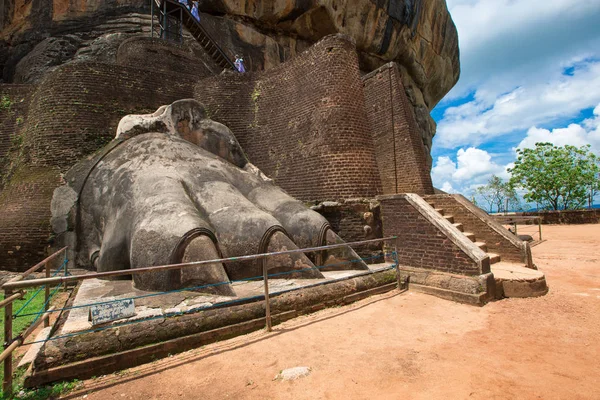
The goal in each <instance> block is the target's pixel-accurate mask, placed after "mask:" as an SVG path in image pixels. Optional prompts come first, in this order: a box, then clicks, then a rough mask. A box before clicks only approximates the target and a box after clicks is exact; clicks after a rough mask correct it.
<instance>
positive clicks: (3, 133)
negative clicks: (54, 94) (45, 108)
mask: <svg viewBox="0 0 600 400" xmlns="http://www.w3.org/2000/svg"><path fill="white" fill-rule="evenodd" d="M33 88H34V87H33V86H31V85H1V86H0V193H1V191H2V184H3V181H4V180H5V179H6V176H4V173H5V170H4V168H5V166H6V165H7V163H8V161H9V160H8V157H9V154H8V153H9V150H10V149H11V148H12V147H16V146H18V145H19V144H20V142H21V140H22V139H21V134H22V131H23V130H22V128H23V126H24V125H25V118H26V116H27V110H28V109H29V98H30V96H31V92H32V89H33Z"/></svg>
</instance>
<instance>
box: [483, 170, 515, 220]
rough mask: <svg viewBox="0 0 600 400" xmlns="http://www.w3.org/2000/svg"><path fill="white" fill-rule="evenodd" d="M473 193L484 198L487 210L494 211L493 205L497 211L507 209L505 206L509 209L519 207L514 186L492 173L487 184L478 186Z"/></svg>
mask: <svg viewBox="0 0 600 400" xmlns="http://www.w3.org/2000/svg"><path fill="white" fill-rule="evenodd" d="M475 194H476V195H477V196H478V197H480V198H482V199H483V200H485V202H486V203H487V204H488V210H489V212H494V207H495V209H496V211H497V212H504V211H507V206H508V208H509V209H516V208H520V202H519V197H518V196H517V192H516V190H515V188H514V187H513V186H512V185H510V183H509V182H504V181H503V180H502V178H500V177H498V176H496V175H492V177H491V178H490V179H489V180H488V182H487V184H485V185H482V186H479V187H478V188H477V189H476V190H475Z"/></svg>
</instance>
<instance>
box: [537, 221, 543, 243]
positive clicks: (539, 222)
mask: <svg viewBox="0 0 600 400" xmlns="http://www.w3.org/2000/svg"><path fill="white" fill-rule="evenodd" d="M538 228H539V231H540V241H542V217H538Z"/></svg>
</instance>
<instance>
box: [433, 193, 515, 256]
mask: <svg viewBox="0 0 600 400" xmlns="http://www.w3.org/2000/svg"><path fill="white" fill-rule="evenodd" d="M425 199H426V200H427V201H433V202H434V203H435V206H436V207H437V208H441V209H443V210H444V212H445V213H447V214H448V215H453V216H454V218H455V219H456V221H460V223H461V224H462V225H463V226H464V229H465V230H466V231H469V232H474V233H475V236H476V237H477V240H481V241H483V242H485V243H486V244H487V248H488V250H489V251H490V252H493V253H497V254H500V255H501V256H502V260H503V261H514V262H527V257H526V255H524V254H523V250H522V249H521V248H519V247H516V246H515V245H514V244H513V243H512V242H510V241H509V240H507V239H506V237H504V236H502V235H500V234H499V233H498V232H496V231H495V230H494V229H492V228H490V226H489V225H488V224H486V222H484V221H483V220H482V219H480V218H478V217H477V216H476V215H475V214H473V213H472V212H470V211H469V210H468V209H467V208H465V207H464V206H463V205H462V204H460V203H459V202H458V201H457V200H456V198H455V196H453V195H434V196H425Z"/></svg>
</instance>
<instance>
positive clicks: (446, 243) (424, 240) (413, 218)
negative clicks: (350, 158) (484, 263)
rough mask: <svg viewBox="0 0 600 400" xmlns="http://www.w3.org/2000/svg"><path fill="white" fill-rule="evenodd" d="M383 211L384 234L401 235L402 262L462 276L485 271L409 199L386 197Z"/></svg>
mask: <svg viewBox="0 0 600 400" xmlns="http://www.w3.org/2000/svg"><path fill="white" fill-rule="evenodd" d="M381 210H382V213H383V228H384V233H383V234H384V236H393V235H396V236H398V260H399V263H400V265H405V266H411V267H418V268H422V269H428V270H436V271H441V272H447V273H453V274H460V275H472V276H475V275H480V274H482V273H483V272H484V271H481V269H480V268H479V267H478V266H477V264H476V263H474V262H473V260H472V259H471V258H470V257H469V256H468V255H467V254H466V253H465V252H464V251H463V250H462V249H460V248H459V247H458V246H456V245H455V244H454V243H452V242H451V241H450V240H449V239H448V238H447V236H446V235H444V234H443V233H442V232H441V231H440V230H438V229H437V228H436V227H435V226H434V225H432V224H431V223H430V222H429V221H427V220H426V219H425V217H423V215H421V213H419V211H417V210H416V209H415V208H414V207H413V206H412V205H411V204H410V203H409V202H408V201H407V200H406V199H403V198H399V197H398V198H393V199H388V198H383V199H382V200H381ZM486 272H489V271H486Z"/></svg>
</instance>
